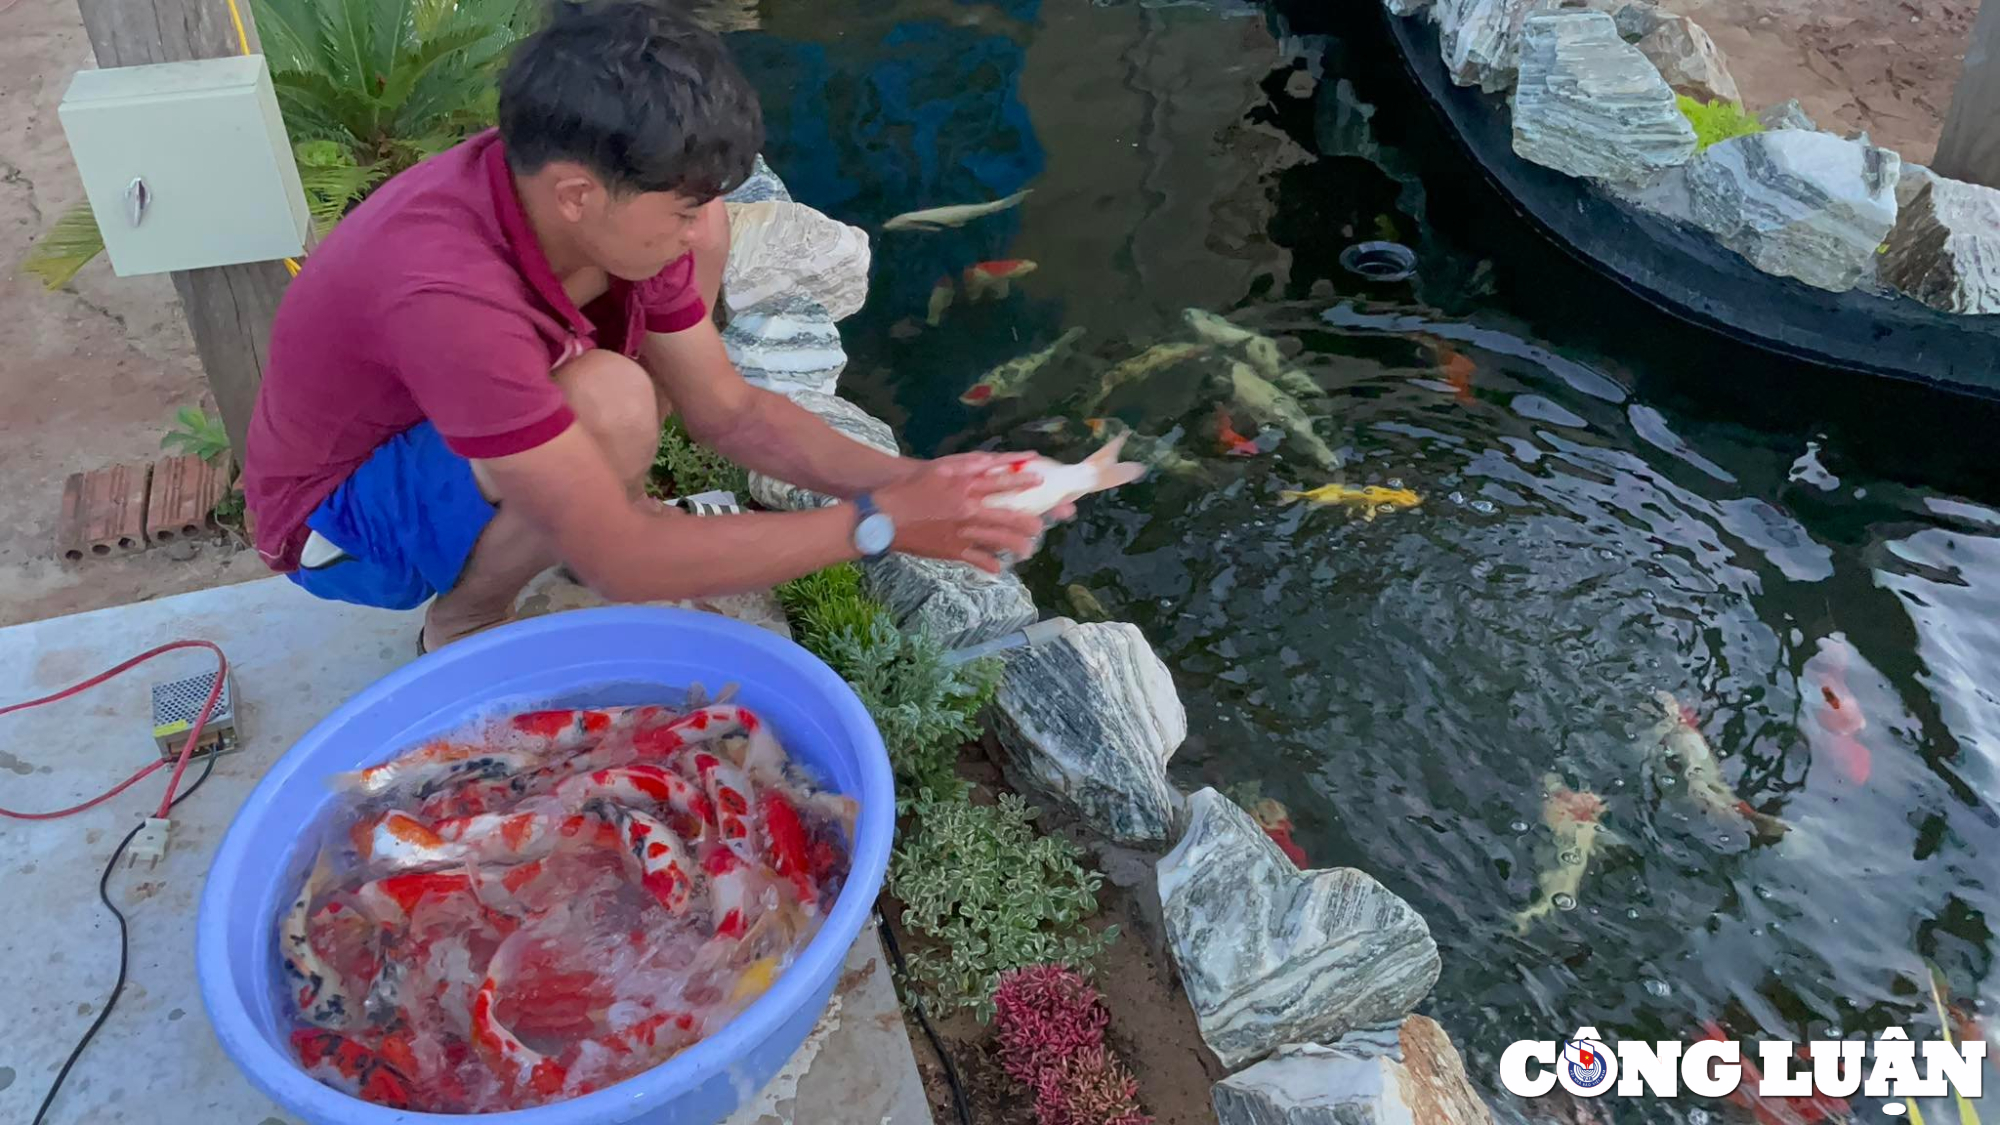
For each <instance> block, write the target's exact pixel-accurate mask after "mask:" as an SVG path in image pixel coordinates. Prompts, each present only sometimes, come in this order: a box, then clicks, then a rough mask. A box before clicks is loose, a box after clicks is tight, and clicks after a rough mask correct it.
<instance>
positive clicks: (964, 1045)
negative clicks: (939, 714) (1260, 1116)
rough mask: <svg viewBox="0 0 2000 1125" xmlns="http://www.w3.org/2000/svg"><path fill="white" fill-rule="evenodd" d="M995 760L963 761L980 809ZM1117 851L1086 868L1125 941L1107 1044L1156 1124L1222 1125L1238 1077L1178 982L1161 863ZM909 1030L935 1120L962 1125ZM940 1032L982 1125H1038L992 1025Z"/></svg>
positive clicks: (1108, 970) (1119, 948) (912, 944)
mask: <svg viewBox="0 0 2000 1125" xmlns="http://www.w3.org/2000/svg"><path fill="white" fill-rule="evenodd" d="M989 737H990V736H989ZM987 753H988V752H987V751H986V750H984V749H981V748H978V747H971V748H968V749H967V750H966V751H965V752H964V754H963V756H962V757H961V758H960V760H959V775H960V776H962V777H964V778H965V779H967V780H968V781H971V782H972V783H973V784H974V785H975V786H976V790H975V793H974V797H973V799H974V800H975V801H981V802H984V801H988V800H991V799H992V794H994V793H995V792H997V791H999V790H1000V789H1002V788H1004V787H1005V786H1006V783H1005V781H1003V780H1002V778H1001V776H1000V771H999V770H998V769H996V768H995V767H994V765H993V762H992V760H991V759H990V758H989V757H988V756H987ZM1037 823H1038V824H1039V825H1040V827H1041V830H1042V831H1055V832H1059V833H1060V834H1062V835H1064V836H1067V837H1070V838H1071V839H1072V841H1074V842H1076V843H1078V844H1079V845H1081V846H1085V847H1086V848H1087V847H1088V845H1087V844H1085V836H1084V834H1083V833H1081V832H1079V831H1078V830H1077V829H1076V827H1075V826H1074V825H1068V824H1064V823H1061V822H1060V820H1059V818H1055V817H1051V816H1049V815H1047V814H1045V815H1044V816H1043V818H1042V820H1040V821H1038V822H1037ZM1117 852H1118V857H1117V859H1116V861H1115V862H1111V861H1107V860H1108V857H1106V856H1103V855H1100V856H1098V857H1096V858H1094V859H1093V858H1089V857H1086V858H1085V860H1084V862H1085V863H1086V864H1087V865H1090V866H1094V867H1096V868H1098V869H1100V870H1102V871H1104V873H1105V876H1106V878H1105V882H1104V886H1103V887H1102V888H1101V889H1100V890H1099V891H1098V895H1097V902H1098V911H1097V915H1096V916H1095V917H1094V918H1092V919H1091V920H1090V922H1089V923H1088V924H1089V926H1090V927H1091V928H1092V929H1093V930H1097V931H1100V932H1101V931H1102V930H1103V929H1104V928H1105V927H1106V926H1112V925H1115V926H1117V927H1118V931H1119V936H1118V938H1117V940H1116V941H1114V942H1113V943H1112V945H1111V947H1110V949H1108V950H1107V951H1105V953H1104V955H1103V956H1102V957H1100V958H1099V959H1098V962H1097V967H1096V973H1095V974H1094V976H1093V977H1092V983H1093V984H1095V985H1096V986H1097V989H1098V992H1099V993H1100V994H1102V996H1103V997H1104V1007H1105V1010H1106V1011H1108V1012H1110V1013H1111V1026H1110V1028H1109V1033H1108V1034H1107V1036H1106V1041H1107V1042H1108V1043H1109V1045H1110V1046H1111V1047H1112V1048H1113V1049H1114V1050H1115V1051H1117V1053H1118V1056H1119V1058H1121V1059H1123V1060H1124V1061H1125V1064H1126V1065H1127V1066H1129V1067H1130V1068H1131V1069H1132V1076H1133V1077H1134V1078H1135V1079H1137V1080H1138V1083H1139V1104H1140V1107H1141V1108H1142V1109H1144V1110H1145V1112H1147V1113H1148V1114H1151V1115H1152V1118H1153V1120H1154V1122H1155V1125H1214V1122H1215V1110H1214V1107H1213V1105H1212V1103H1211V1102H1210V1101H1209V1088H1210V1087H1211V1086H1213V1085H1214V1084H1215V1083H1216V1082H1217V1081H1219V1080H1221V1079H1222V1078H1223V1077H1224V1076H1225V1075H1226V1074H1227V1073H1228V1071H1226V1070H1225V1069H1224V1068H1223V1066H1222V1063H1221V1062H1220V1060H1218V1059H1217V1058H1216V1057H1215V1055H1214V1053H1213V1052H1211V1051H1210V1050H1209V1049H1208V1047H1207V1045H1206V1044H1204V1043H1203V1042H1202V1041H1201V1029H1200V1028H1199V1027H1197V1026H1196V1024H1195V1019H1194V1008H1193V1007H1191V1006H1190V1005H1189V1003H1188V998H1187V993H1185V992H1184V991H1182V989H1181V985H1180V981H1179V980H1178V979H1177V978H1176V977H1175V975H1174V970H1173V963H1172V958H1171V955H1170V954H1168V953H1167V952H1166V948H1165V937H1164V934H1163V933H1162V931H1161V926H1160V917H1159V902H1158V896H1157V895H1155V894H1153V892H1152V874H1153V865H1152V860H1153V857H1151V856H1144V855H1140V854H1139V853H1136V852H1129V851H1125V850H1123V849H1117ZM884 901H885V903H886V904H888V905H886V906H885V907H884V909H885V912H886V913H887V914H888V916H889V918H890V922H891V925H894V926H895V927H896V932H897V934H898V938H899V941H900V943H901V945H902V947H903V948H904V950H905V951H909V950H914V949H920V948H922V947H923V945H924V944H925V942H924V939H922V938H918V937H916V936H914V935H911V934H909V933H908V932H906V931H904V930H903V929H902V927H901V926H900V925H899V924H897V921H896V919H897V916H898V915H899V914H900V911H901V906H900V905H899V904H896V903H895V902H894V899H893V898H892V897H889V896H885V897H884ZM904 1023H905V1025H906V1026H907V1028H908V1030H909V1033H910V1050H911V1051H913V1052H914V1053H915V1054H916V1056H917V1070H918V1072H919V1073H921V1074H922V1076H923V1079H924V1090H925V1092H926V1093H927V1094H928V1095H929V1096H930V1103H931V1117H932V1119H933V1120H935V1121H936V1122H937V1123H938V1125H957V1122H958V1114H957V1112H956V1110H955V1108H954V1106H953V1103H952V1097H951V1087H950V1085H949V1084H948V1083H947V1082H946V1081H945V1075H944V1069H943V1067H942V1066H941V1065H940V1064H939V1062H938V1055H937V1050H936V1048H934V1047H932V1046H931V1043H930V1041H929V1039H928V1038H926V1037H925V1035H924V1034H923V1031H922V1029H921V1027H920V1026H919V1024H918V1022H917V1020H916V1018H915V1017H914V1016H909V1017H907V1018H906V1019H905V1020H904ZM933 1024H934V1026H935V1028H936V1030H937V1032H938V1037H939V1038H940V1039H941V1040H943V1042H944V1048H945V1050H946V1051H947V1052H948V1053H949V1054H950V1055H951V1060H952V1064H953V1066H954V1067H955V1068H956V1069H957V1071H958V1077H959V1083H960V1085H961V1086H962V1087H963V1088H964V1090H965V1094H966V1101H967V1102H968V1103H969V1106H970V1108H971V1110H972V1117H973V1120H975V1121H978V1122H981V1123H983V1125H1035V1113H1034V1097H1033V1095H1032V1094H1031V1093H1029V1092H1028V1090H1027V1089H1026V1088H1025V1087H1023V1086H1022V1085H1021V1084H1020V1083H1018V1082H1016V1081H1014V1079H1013V1078H1011V1077H1009V1076H1008V1074H1007V1072H1006V1071H1004V1070H1002V1069H1001V1067H1000V1062H999V1059H998V1058H997V1057H996V1056H995V1055H994V1053H993V1050H994V1045H993V1036H992V1034H991V1032H990V1030H989V1029H988V1028H987V1027H986V1026H985V1025H983V1024H981V1023H980V1022H979V1021H978V1020H976V1019H974V1018H973V1017H972V1016H971V1015H969V1014H963V1013H961V1014H957V1015H954V1016H952V1017H951V1018H950V1019H944V1020H933Z"/></svg>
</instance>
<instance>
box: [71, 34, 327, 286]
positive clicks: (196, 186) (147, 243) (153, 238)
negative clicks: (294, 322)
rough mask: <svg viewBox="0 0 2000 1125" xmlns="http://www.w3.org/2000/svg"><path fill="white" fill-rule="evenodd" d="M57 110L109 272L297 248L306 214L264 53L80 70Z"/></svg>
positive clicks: (276, 254) (306, 226)
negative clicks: (108, 265)
mask: <svg viewBox="0 0 2000 1125" xmlns="http://www.w3.org/2000/svg"><path fill="white" fill-rule="evenodd" d="M56 112H57V114H58V116H60V117H61V119H62V127H63V134H64V135H65V136H67V137H68V138H69V149H70V153H71V155H72V156H74V157H75V158H76V167H77V170H78V171H79V172H81V173H82V174H83V190H84V194H85V195H87V196H88V197H89V198H90V210H91V212H92V213H93V214H94V215H95V216H96V218H97V228H98V230H100V231H102V232H103V234H104V248H105V251H106V252H107V253H108V254H109V255H110V256H111V268H112V270H113V271H115V272H116V273H117V274H118V276H120V277H130V276H132V275H134V274H146V273H164V272H166V271H168V270H191V269H203V268H206V267H209V266H227V265H235V264H237V263H241V262H266V261H273V260H275V259H279V258H289V257H294V256H296V255H298V254H301V253H303V252H304V251H305V248H306V238H307V234H308V232H309V231H310V230H311V223H312V217H311V214H310V213H309V212H308V211H307V210H306V197H305V192H304V190H303V189H302V188H300V186H299V170H298V165H297V164H296V163H295V162H294V161H293V158H292V146H291V142H290V140H289V139H288V138H287V137H286V135H285V123H284V120H283V119H282V118H281V117H279V115H278V98H277V94H276V93H275V92H274V91H273V90H272V88H271V74H270V71H269V70H267V69H266V68H265V66H264V57H263V56H262V55H241V56H234V57H231V58H222V59H199V60H195V61H192V62H172V63H158V64H155V65H152V66H126V67H115V68H112V69H109V70H84V71H79V72H78V73H77V75H76V77H75V78H73V79H72V80H71V81H70V84H69V92H68V93H66V94H64V95H63V100H62V105H61V106H59V107H58V108H57V111H56Z"/></svg>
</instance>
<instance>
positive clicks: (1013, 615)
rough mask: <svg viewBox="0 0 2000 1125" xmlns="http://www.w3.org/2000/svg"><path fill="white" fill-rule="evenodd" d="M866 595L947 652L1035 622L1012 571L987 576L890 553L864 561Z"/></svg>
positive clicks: (971, 569) (963, 567)
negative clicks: (873, 559)
mask: <svg viewBox="0 0 2000 1125" xmlns="http://www.w3.org/2000/svg"><path fill="white" fill-rule="evenodd" d="M861 573H862V580H863V582H864V584H865V585H866V586H867V589H868V593H869V596H871V597H873V598H874V599H875V600H876V601H879V602H881V603H882V604H883V605H885V606H887V607H888V608H889V613H890V614H891V615H892V616H894V617H895V619H896V625H897V627H898V628H900V629H902V630H903V631H904V632H906V633H924V634H926V635H928V636H930V637H932V638H934V639H936V641H937V642H938V643H939V644H941V645H943V646H944V647H945V648H947V649H955V648H964V647H966V646H967V645H976V644H981V643H983V642H985V641H990V640H994V639H996V638H999V637H1004V636H1006V635H1007V634H1008V633H1011V632H1014V631H1015V630H1017V629H1025V628H1027V627H1028V626H1029V625H1032V624H1034V622H1035V619H1036V617H1037V614H1036V612H1035V599H1034V596H1033V595H1031V594H1029V593H1028V587H1027V586H1026V585H1024V584H1022V582H1021V580H1020V578H1018V577H1016V576H1015V574H1014V572H1013V571H1001V572H1000V573H999V574H997V575H993V574H988V573H986V572H985V571H983V570H980V569H978V568H976V567H972V566H968V565H966V564H965V563H956V562H942V561H939V560H937V559H925V558H918V557H917V556H915V555H904V554H891V555H888V556H886V557H884V558H882V559H880V560H878V561H875V562H868V563H863V564H862V567H861Z"/></svg>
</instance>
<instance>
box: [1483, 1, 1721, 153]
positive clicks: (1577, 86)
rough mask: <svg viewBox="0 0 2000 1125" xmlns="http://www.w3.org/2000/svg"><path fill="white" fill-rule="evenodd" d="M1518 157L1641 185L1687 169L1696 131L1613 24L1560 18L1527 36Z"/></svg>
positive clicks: (1517, 115) (1517, 117) (1528, 30)
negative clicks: (1681, 167)
mask: <svg viewBox="0 0 2000 1125" xmlns="http://www.w3.org/2000/svg"><path fill="white" fill-rule="evenodd" d="M1520 65H1521V69H1520V78H1519V81H1518V83H1517V84H1516V86H1515V89H1514V152H1515V153H1516V154H1517V155H1518V156H1520V157H1521V158H1522V159H1524V160H1532V161H1534V162H1535V163H1537V164H1541V165H1544V166H1545V167H1549V168H1554V169H1555V170H1556V171H1558V172H1562V173H1565V174H1567V175H1571V176H1582V177H1587V178H1590V179H1594V180H1603V181H1607V182H1610V183H1614V184H1621V183H1635V182H1638V181H1642V180H1644V179H1646V178H1647V177H1649V176H1651V175H1653V174H1655V173H1658V172H1659V171H1661V170H1662V169H1666V168H1671V167H1674V166H1676V165H1679V164H1684V163H1686V162H1687V160H1688V158H1689V157H1690V156H1692V155H1694V150H1695V135H1694V127H1693V126H1692V125H1690V124H1688V120H1687V118H1686V117H1685V116H1684V115H1683V114H1682V113H1681V111H1680V107H1679V105H1678V104H1676V102H1675V101H1674V92H1673V90H1672V88H1670V87H1669V86H1668V85H1667V83H1666V80H1665V79H1663V78H1661V77H1660V72H1659V71H1657V70H1655V69H1654V68H1653V64H1652V63H1651V62H1649V61H1647V59H1646V56H1645V55H1643V54H1641V53H1640V52H1639V49H1638V48H1637V47H1634V46H1632V45H1631V44H1630V43H1627V42H1625V40H1623V39H1621V38H1620V37H1619V35H1618V26H1617V24H1616V23H1615V22H1614V21H1613V20H1612V18H1611V17H1610V16H1609V15H1606V14H1605V13H1603V12H1593V11H1576V10H1571V11H1562V12H1550V13H1544V14H1540V15H1535V16H1531V17H1529V19H1528V21H1527V23H1526V24H1525V25H1524V27H1523V29H1522V32H1521V64H1520Z"/></svg>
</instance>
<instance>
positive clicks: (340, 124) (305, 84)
mask: <svg viewBox="0 0 2000 1125" xmlns="http://www.w3.org/2000/svg"><path fill="white" fill-rule="evenodd" d="M271 85H272V86H273V87H275V88H276V90H277V94H278V108H279V109H280V110H281V111H282V112H283V114H284V118H285V129H286V131H287V132H288V133H290V134H291V136H292V139H293V140H299V139H302V138H311V137H327V138H331V139H335V140H345V141H347V142H348V143H349V144H350V145H351V146H353V147H362V146H365V145H367V144H368V143H370V142H371V141H372V140H373V139H374V128H373V124H374V121H375V114H376V107H375V103H374V101H373V100H372V99H370V98H369V97H368V96H367V95H366V94H363V93H362V92H361V91H359V90H357V89H355V88H353V87H351V86H346V85H342V84H341V83H339V82H337V81H335V80H334V79H333V78H331V77H329V76H328V75H326V74H325V73H324V72H322V71H317V70H281V71H274V72H273V73H272V74H271Z"/></svg>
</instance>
